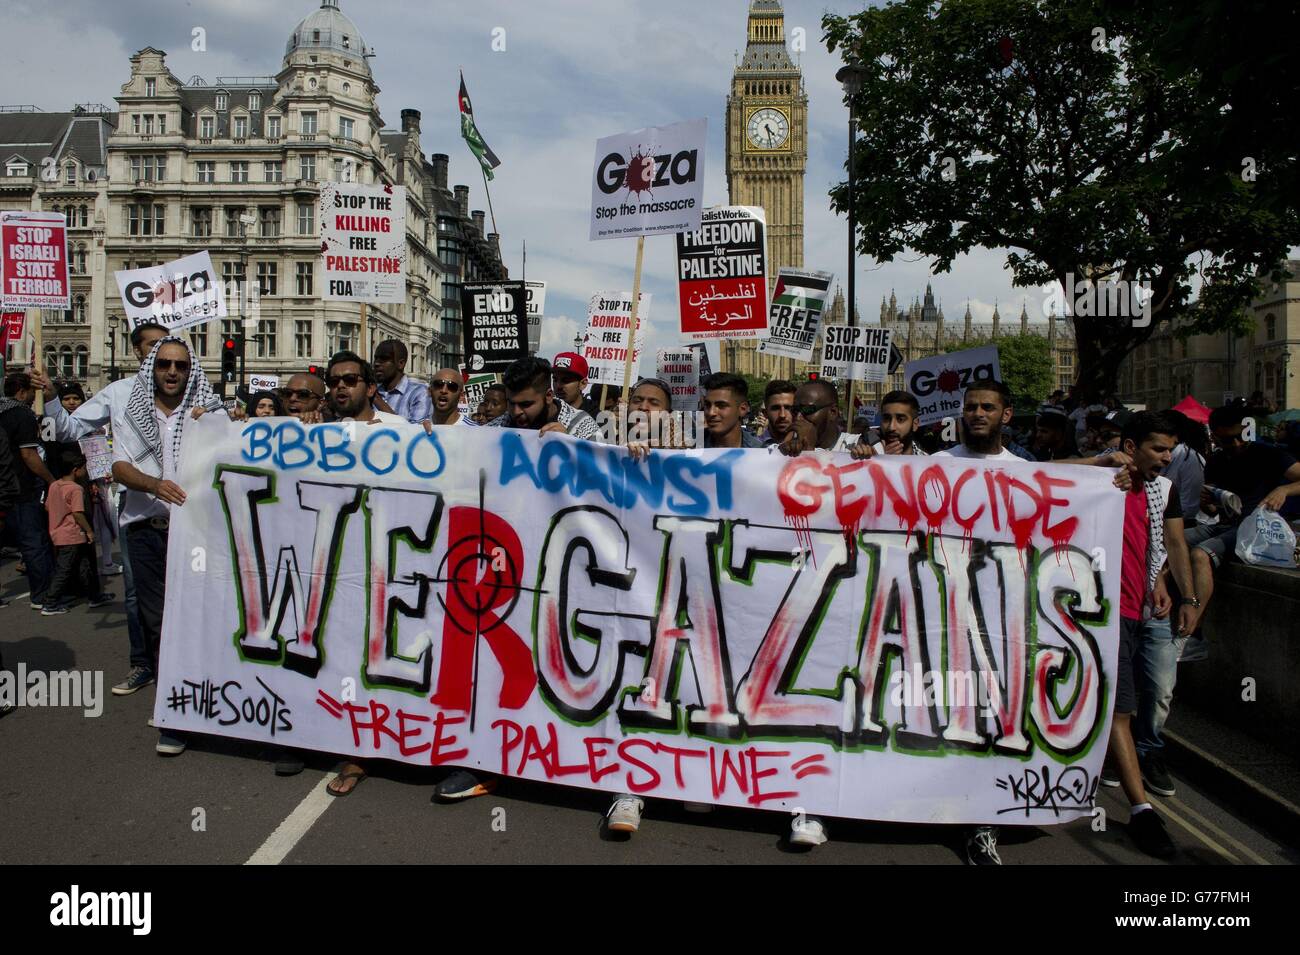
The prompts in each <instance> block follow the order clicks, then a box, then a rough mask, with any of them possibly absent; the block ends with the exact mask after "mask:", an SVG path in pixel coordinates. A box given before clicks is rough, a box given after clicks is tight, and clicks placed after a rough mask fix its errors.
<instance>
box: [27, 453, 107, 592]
mask: <svg viewBox="0 0 1300 955" xmlns="http://www.w3.org/2000/svg"><path fill="white" fill-rule="evenodd" d="M63 464H64V468H65V473H64V476H63V477H61V478H59V479H58V480H57V481H55V482H54V483H53V484H51V485H50V490H49V494H48V495H47V496H46V500H45V507H46V510H47V511H48V512H49V528H50V540H51V541H52V542H53V544H54V576H53V579H52V580H51V582H50V589H49V591H48V592H47V594H46V599H45V606H44V608H43V609H42V610H41V615H42V616H45V617H53V616H57V615H59V614H65V613H67V612H68V611H69V610H70V609H71V608H70V607H69V605H68V600H67V598H68V590H69V588H70V585H71V584H72V583H73V582H75V581H82V582H84V583H85V585H86V589H87V597H88V598H89V599H88V602H87V606H89V607H102V606H104V604H107V603H111V602H112V601H113V595H112V594H106V593H104V592H103V590H102V589H101V587H100V583H99V571H98V569H97V566H96V565H97V563H98V561H97V560H96V557H95V530H94V528H93V527H91V525H90V521H89V520H88V519H87V518H86V498H87V497H88V496H89V494H90V475H89V473H88V472H87V471H86V459H85V457H83V456H82V455H81V453H80V452H77V451H65V452H64V462H63Z"/></svg>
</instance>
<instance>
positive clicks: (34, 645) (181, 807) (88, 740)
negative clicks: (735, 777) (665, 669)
mask: <svg viewBox="0 0 1300 955" xmlns="http://www.w3.org/2000/svg"><path fill="white" fill-rule="evenodd" d="M108 585H109V588H108V589H110V590H115V591H116V592H117V593H118V594H119V595H120V594H121V589H122V585H121V578H120V577H115V578H111V579H110V580H109V581H108ZM25 591H26V584H25V581H24V579H23V578H21V577H18V576H17V575H16V573H15V571H14V564H13V561H5V562H4V565H3V566H2V567H0V592H2V593H4V595H5V596H7V597H10V598H17V597H18V595H20V594H22V595H23V596H22V597H21V598H20V599H13V601H12V603H11V604H10V605H9V606H8V607H6V608H4V609H0V652H2V653H3V655H4V659H5V662H6V664H7V665H8V666H9V667H10V668H15V667H16V666H17V664H18V663H19V662H20V661H21V662H22V663H23V664H25V666H26V667H27V669H28V670H29V671H31V670H38V669H39V670H44V671H59V670H65V671H66V670H81V671H91V672H92V673H93V672H95V671H98V672H102V674H103V681H104V685H103V698H104V704H103V712H102V714H101V715H99V716H98V717H93V718H92V717H87V716H85V715H84V714H83V712H82V710H81V709H79V708H72V707H44V708H21V709H19V710H18V711H17V712H16V713H13V714H11V715H10V716H8V717H6V718H4V719H3V720H0V754H3V765H4V768H5V772H4V774H3V776H2V777H0V864H12V863H62V864H88V863H89V864H97V863H133V864H144V863H155V864H175V863H219V864H239V863H245V862H248V861H250V860H252V861H259V862H283V863H285V864H295V863H315V864H322V863H338V862H340V861H347V862H357V861H362V862H374V863H433V862H460V863H470V862H486V863H512V862H526V863H549V862H562V863H605V864H618V863H700V862H704V863H728V864H730V863H765V864H773V863H790V864H798V865H810V864H819V863H859V864H860V863H869V864H934V865H956V864H960V863H961V861H962V860H961V855H960V845H959V839H958V834H957V833H956V832H955V831H954V830H953V829H951V828H945V827H935V826H912V825H896V824H888V825H886V824H879V823H867V822H856V821H849V820H832V821H831V822H830V823H829V829H830V836H831V841H830V842H829V843H827V844H826V845H824V846H820V847H818V848H817V849H815V850H813V851H811V852H804V851H798V850H791V849H790V848H789V847H788V846H786V845H785V841H784V835H785V832H786V830H787V826H788V822H789V820H788V818H787V817H786V816H784V815H782V814H778V813H772V812H759V811H744V810H733V809H719V810H716V811H714V812H710V813H704V814H696V813H691V812H687V811H686V810H685V809H683V808H682V807H681V806H680V805H678V804H675V803H668V802H654V801H652V802H650V803H649V804H648V805H647V807H646V812H645V816H644V818H643V821H642V825H641V831H640V832H639V833H637V834H636V835H635V836H633V837H632V838H631V839H623V838H621V837H611V836H609V835H608V834H606V833H603V831H602V827H601V819H602V812H603V810H604V809H605V807H606V805H607V802H606V798H605V797H604V796H603V795H601V794H599V793H593V792H589V791H586V790H581V789H574V788H569V787H564V786H545V785H540V784H531V783H523V782H517V781H512V782H510V783H509V784H508V786H506V787H503V788H502V789H500V790H498V791H497V792H496V793H493V794H491V795H489V796H486V797H482V798H479V799H475V800H471V801H469V802H466V803H462V804H458V805H451V806H439V805H431V804H430V802H429V796H430V794H431V792H432V788H433V784H434V782H436V780H437V779H439V778H441V774H440V773H439V772H438V771H433V770H428V769H416V768H412V767H407V766H403V765H397V764H391V763H377V764H374V766H375V768H376V770H377V771H376V772H375V774H374V775H372V776H371V777H370V778H368V779H366V780H365V781H364V782H363V783H362V784H361V785H360V786H359V787H358V788H357V790H356V792H355V793H353V794H352V795H351V796H349V797H347V798H345V799H335V798H330V797H328V796H327V795H325V794H324V792H323V787H324V784H325V782H326V781H327V780H328V779H329V778H330V775H331V773H330V770H331V769H332V767H333V766H334V765H335V763H336V759H335V758H334V757H329V756H320V757H319V758H318V759H314V760H313V761H312V762H311V764H310V765H309V768H308V769H307V770H306V771H305V772H303V773H302V774H301V775H298V776H295V777H290V778H280V777H276V776H275V775H274V774H273V772H272V763H271V753H270V751H269V750H268V749H264V748H262V747H259V746H255V745H251V744H247V743H243V742H239V741H233V740H224V739H219V738H216V737H200V738H198V739H197V740H196V741H195V742H193V743H192V744H191V746H190V748H189V750H187V751H186V752H185V753H184V754H183V755H181V756H178V757H174V758H167V757H160V756H158V755H157V754H155V752H154V743H155V742H156V740H157V731H156V730H152V729H150V728H149V727H148V725H147V722H148V719H149V716H150V714H151V712H152V706H153V695H154V688H153V687H150V688H148V689H147V690H144V691H141V692H139V693H137V694H135V695H134V696H129V697H114V696H112V695H110V694H109V692H108V691H109V688H110V686H111V685H112V684H113V683H116V682H118V681H119V680H121V679H122V678H124V677H125V675H126V670H127V640H126V627H125V617H124V614H123V612H122V609H121V605H120V603H119V604H117V605H114V606H110V607H107V608H104V609H101V610H89V609H87V608H86V607H85V606H84V604H82V605H79V606H77V607H76V608H74V609H73V611H72V613H70V614H68V615H66V616H62V617H43V616H41V615H40V613H39V612H37V611H35V610H32V609H31V607H30V605H29V603H28V600H27V598H26V596H25ZM1179 783H1180V784H1179V787H1178V794H1177V796H1176V797H1174V798H1171V799H1161V798H1159V797H1153V800H1154V801H1155V804H1156V807H1157V809H1158V810H1159V811H1160V812H1161V813H1162V814H1163V815H1164V816H1165V818H1166V820H1167V821H1168V824H1169V829H1170V834H1171V835H1172V837H1173V838H1174V841H1175V842H1176V843H1177V844H1178V846H1179V849H1180V852H1179V855H1178V857H1177V859H1175V860H1174V861H1175V862H1176V863H1180V864H1194V865H1236V864H1246V865H1250V864H1265V863H1267V864H1288V863H1294V862H1296V861H1297V860H1298V858H1300V853H1297V852H1296V851H1294V850H1293V849H1290V848H1288V847H1286V846H1284V845H1282V844H1280V843H1279V842H1277V841H1276V840H1274V839H1272V838H1270V837H1269V836H1268V835H1267V834H1265V833H1262V832H1260V831H1258V830H1256V829H1255V828H1254V827H1253V826H1252V825H1251V823H1250V822H1249V820H1246V819H1243V818H1241V817H1240V816H1239V815H1238V814H1236V813H1234V811H1233V810H1232V808H1231V807H1229V806H1225V805H1221V804H1219V803H1217V802H1216V801H1214V800H1213V799H1211V798H1210V797H1209V796H1207V795H1205V794H1204V793H1202V792H1198V791H1196V790H1195V789H1193V788H1192V787H1191V786H1190V785H1189V784H1188V783H1187V782H1186V781H1183V780H1180V781H1179ZM1117 792H1118V790H1106V789H1103V790H1102V791H1101V793H1102V794H1101V797H1100V800H1099V805H1100V806H1101V807H1103V808H1104V809H1106V811H1107V814H1108V818H1109V819H1110V820H1112V822H1111V824H1109V825H1108V826H1107V827H1106V829H1105V831H1094V830H1093V827H1092V825H1091V824H1090V823H1089V822H1088V821H1080V822H1075V823H1071V824H1068V825H1064V826H1050V827H1023V828H1005V829H1004V830H1003V835H1002V840H1001V854H1002V859H1003V862H1004V863H1005V864H1008V865H1014V864H1033V863H1037V864H1074V865H1087V864H1101V865H1104V864H1108V863H1112V864H1113V863H1121V864H1144V863H1148V862H1154V860H1151V859H1149V858H1147V857H1146V856H1144V855H1142V854H1141V853H1139V852H1138V851H1137V850H1136V849H1135V848H1134V847H1133V845H1132V843H1131V842H1130V841H1129V840H1128V838H1127V836H1126V835H1125V833H1124V826H1123V825H1122V821H1123V820H1125V819H1126V818H1127V815H1128V813H1127V808H1126V806H1125V804H1124V802H1123V797H1122V796H1119V797H1117V796H1116V793H1117Z"/></svg>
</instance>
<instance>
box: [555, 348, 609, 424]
mask: <svg viewBox="0 0 1300 955" xmlns="http://www.w3.org/2000/svg"><path fill="white" fill-rule="evenodd" d="M551 387H552V388H553V389H554V390H555V397H556V398H558V399H559V400H560V401H563V402H566V403H567V404H569V405H572V406H573V407H574V408H577V409H578V410H579V411H585V412H587V414H589V415H591V416H592V417H593V418H595V417H596V414H597V413H598V412H599V411H600V408H599V406H597V404H596V399H595V398H588V397H586V396H585V395H584V394H583V392H585V391H586V390H587V359H585V358H583V357H582V356H581V355H579V354H578V353H577V352H571V351H562V352H560V353H559V354H558V355H556V356H555V358H554V359H553V360H552V361H551Z"/></svg>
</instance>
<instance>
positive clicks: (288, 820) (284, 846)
mask: <svg viewBox="0 0 1300 955" xmlns="http://www.w3.org/2000/svg"><path fill="white" fill-rule="evenodd" d="M333 778H334V774H333V773H330V774H329V775H327V776H325V777H323V778H322V779H321V780H320V782H318V783H317V784H316V785H315V786H314V787H312V790H311V792H309V793H307V795H306V796H305V797H304V798H303V801H302V802H300V803H298V805H297V806H296V807H295V808H294V810H293V812H291V813H289V815H287V816H285V817H284V821H283V822H282V823H280V825H279V826H277V827H276V830H275V832H273V833H271V835H270V836H268V837H267V840H266V841H265V842H263V843H262V844H261V846H259V847H258V849H257V851H256V852H254V853H253V854H252V855H251V856H249V857H248V861H247V862H245V863H244V865H279V864H280V863H281V862H283V861H284V858H285V856H287V855H288V854H289V853H290V852H292V851H293V847H294V846H296V845H297V844H298V842H299V840H301V839H302V837H303V836H305V835H307V830H309V829H310V828H311V827H312V826H313V825H315V823H316V820H317V819H319V818H320V817H321V816H322V815H324V813H325V810H326V809H328V808H329V807H330V803H332V802H334V800H335V797H334V796H331V795H330V794H329V793H328V792H326V791H325V787H326V786H328V785H329V784H330V780H332V779H333Z"/></svg>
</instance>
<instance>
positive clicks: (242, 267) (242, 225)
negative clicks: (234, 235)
mask: <svg viewBox="0 0 1300 955" xmlns="http://www.w3.org/2000/svg"><path fill="white" fill-rule="evenodd" d="M256 221H257V219H256V217H254V216H252V215H250V214H249V213H247V212H245V213H243V214H242V215H240V217H239V240H240V241H239V280H240V284H241V286H242V287H241V288H240V290H239V293H240V294H239V326H238V331H237V337H238V339H239V381H238V382H237V383H236V384H235V394H239V389H240V388H242V387H244V372H245V369H246V368H247V358H246V355H247V352H248V341H247V340H248V328H247V326H246V324H245V323H246V322H247V321H248V316H247V315H245V314H244V302H246V301H248V227H249V226H250V225H252V224H253V223H255V222H256Z"/></svg>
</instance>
